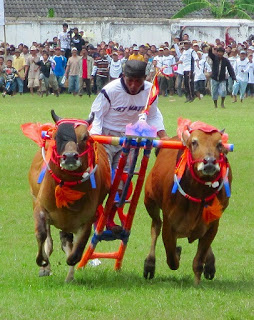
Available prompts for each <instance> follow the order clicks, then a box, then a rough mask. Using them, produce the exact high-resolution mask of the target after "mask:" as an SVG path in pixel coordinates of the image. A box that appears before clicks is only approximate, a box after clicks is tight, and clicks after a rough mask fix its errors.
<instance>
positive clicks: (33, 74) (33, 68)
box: [25, 46, 40, 95]
mask: <svg viewBox="0 0 254 320" xmlns="http://www.w3.org/2000/svg"><path fill="white" fill-rule="evenodd" d="M39 60H40V58H39V57H38V55H37V49H36V47H35V46H32V47H31V48H30V55H29V57H28V58H27V60H26V65H25V77H26V76H27V75H28V85H27V87H28V88H29V89H30V93H31V95H33V93H34V89H38V88H39V86H40V82H39V77H40V67H39V66H37V65H36V62H38V61H39Z"/></svg>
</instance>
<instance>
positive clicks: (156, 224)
mask: <svg viewBox="0 0 254 320" xmlns="http://www.w3.org/2000/svg"><path fill="white" fill-rule="evenodd" d="M145 205H146V209H147V211H148V213H149V215H150V217H151V218H152V226H151V240H152V241H151V247H150V252H149V254H148V256H147V258H146V259H145V263H144V277H145V278H146V279H147V278H148V279H152V278H153V277H154V273H155V247H156V242H157V239H158V236H159V234H160V231H161V218H160V208H159V207H158V206H157V204H156V203H155V202H153V201H151V200H150V201H148V200H146V201H145Z"/></svg>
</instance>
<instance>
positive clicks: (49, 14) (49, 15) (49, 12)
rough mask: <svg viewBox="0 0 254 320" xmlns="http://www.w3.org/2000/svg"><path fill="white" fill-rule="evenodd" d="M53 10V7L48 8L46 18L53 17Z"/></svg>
mask: <svg viewBox="0 0 254 320" xmlns="http://www.w3.org/2000/svg"><path fill="white" fill-rule="evenodd" d="M54 16H55V10H54V9H53V8H50V9H48V18H54Z"/></svg>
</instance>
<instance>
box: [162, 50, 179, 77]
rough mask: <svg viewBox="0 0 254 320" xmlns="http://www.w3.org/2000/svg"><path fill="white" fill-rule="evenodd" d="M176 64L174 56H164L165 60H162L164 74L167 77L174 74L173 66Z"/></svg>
mask: <svg viewBox="0 0 254 320" xmlns="http://www.w3.org/2000/svg"><path fill="white" fill-rule="evenodd" d="M175 63H176V59H175V57H174V56H173V55H172V54H170V55H168V56H163V59H162V68H163V73H164V74H166V75H170V74H172V73H173V69H172V67H171V65H173V64H175Z"/></svg>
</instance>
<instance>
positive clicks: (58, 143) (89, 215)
mask: <svg viewBox="0 0 254 320" xmlns="http://www.w3.org/2000/svg"><path fill="white" fill-rule="evenodd" d="M52 117H53V119H54V121H55V122H56V132H55V133H53V137H52V140H51V142H52V141H53V143H54V141H55V147H53V152H52V155H51V157H50V161H49V165H48V168H47V169H48V170H47V171H46V174H45V177H44V179H43V181H42V183H41V184H38V183H37V180H38V177H39V174H40V172H41V168H42V164H43V162H44V161H43V157H42V153H41V151H38V152H37V153H36V155H35V157H34V159H33V162H32V165H31V169H30V172H29V182H30V186H31V192H32V195H33V206H34V221H35V234H36V238H37V242H38V255H37V258H36V262H37V264H38V265H39V266H40V267H41V268H40V273H39V275H40V276H44V275H49V274H50V273H51V270H50V263H49V256H50V255H51V253H52V251H53V241H52V238H51V234H50V225H54V226H55V227H56V228H58V229H60V230H61V232H60V238H61V244H62V249H63V250H64V252H65V253H66V255H67V264H68V265H69V266H70V269H69V272H68V275H67V278H66V281H71V280H73V277H74V266H75V264H76V263H77V262H79V260H80V259H81V256H82V253H83V251H84V248H85V245H86V243H87V241H88V238H89V235H90V232H91V226H92V224H93V222H94V221H95V215H96V209H97V207H98V205H99V204H100V203H102V202H103V200H104V198H105V196H106V194H107V193H108V191H109V188H110V169H109V162H108V159H107V155H106V152H105V150H104V148H103V146H101V145H98V147H97V148H96V149H95V148H94V147H93V144H92V143H91V144H89V133H88V130H87V129H88V126H89V125H90V123H91V122H92V120H88V121H87V122H86V121H82V120H74V119H69V120H66V119H61V118H59V117H58V116H56V114H55V113H54V111H52ZM49 143H50V141H49V142H47V144H46V147H47V146H48V152H49V149H50V147H49ZM46 157H47V156H46ZM96 159H98V161H97V162H98V163H97V162H96ZM95 162H96V163H95ZM96 164H97V165H96ZM92 168H93V170H92ZM92 171H93V172H92ZM93 173H94V177H95V182H96V188H92V186H91V182H90V179H89V178H90V175H92V174H93ZM73 234H74V239H73Z"/></svg>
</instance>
